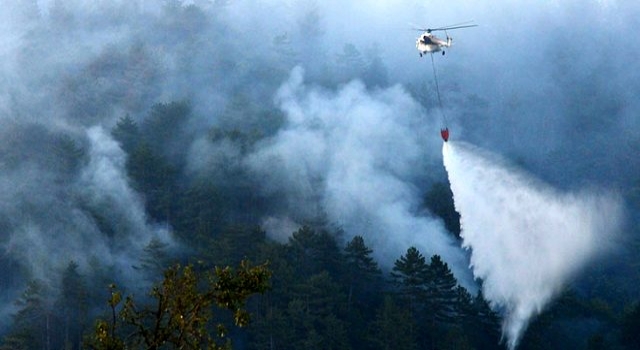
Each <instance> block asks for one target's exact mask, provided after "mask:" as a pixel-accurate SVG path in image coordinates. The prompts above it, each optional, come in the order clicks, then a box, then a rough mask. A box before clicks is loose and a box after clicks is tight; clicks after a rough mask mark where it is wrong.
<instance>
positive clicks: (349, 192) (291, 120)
mask: <svg viewBox="0 0 640 350" xmlns="http://www.w3.org/2000/svg"><path fill="white" fill-rule="evenodd" d="M276 103H277V104H278V105H279V106H280V108H281V109H282V110H283V111H284V112H285V114H286V118H287V121H286V125H285V127H283V128H282V129H281V130H280V131H279V132H278V133H277V134H276V135H275V136H273V137H271V138H269V139H267V140H264V141H263V143H262V144H261V145H260V146H259V147H257V151H256V152H255V153H253V154H251V155H250V156H249V157H248V159H247V162H246V163H247V166H248V167H249V168H250V169H252V171H253V172H255V173H256V174H257V176H259V177H261V178H263V179H264V186H263V189H264V191H265V192H266V193H278V194H281V197H283V198H287V199H288V201H289V203H287V205H286V210H285V211H284V212H285V213H290V214H291V215H294V216H295V215H297V216H298V218H305V217H313V216H314V215H317V214H318V213H319V212H320V213H322V214H324V215H326V216H327V219H329V221H330V222H332V223H336V224H338V225H340V226H341V227H343V228H344V229H345V231H346V232H347V233H348V234H350V235H355V234H359V235H363V236H365V238H366V239H367V241H368V242H370V243H371V245H372V248H373V249H374V252H376V254H378V257H379V258H381V259H380V261H382V262H385V263H389V262H391V261H393V260H395V259H396V258H397V257H398V256H400V255H401V254H402V253H403V251H404V250H406V249H407V247H409V246H412V245H415V246H417V247H418V248H419V249H421V250H423V251H424V252H425V253H428V254H429V255H431V254H441V255H442V256H443V258H444V259H445V260H446V261H448V262H449V263H450V264H451V265H453V267H454V269H455V270H456V273H457V275H458V277H465V276H466V275H467V276H468V272H467V271H466V268H465V266H466V257H465V256H464V254H463V253H462V251H461V250H460V249H458V248H457V247H456V243H455V242H454V240H453V239H452V238H451V236H450V235H448V234H447V233H446V232H445V230H444V227H443V225H442V223H441V222H440V221H438V220H435V219H433V218H432V217H431V216H429V215H427V213H424V212H423V209H421V205H422V199H421V193H422V192H421V191H420V189H419V187H418V185H419V184H420V183H421V182H423V183H424V182H425V181H426V179H428V177H429V175H428V174H427V175H424V173H427V172H428V170H427V169H428V167H429V165H432V164H433V162H435V161H437V158H430V156H429V155H428V154H427V153H426V151H425V150H424V147H423V142H424V138H423V136H422V135H423V134H424V133H426V128H431V127H432V125H430V124H429V123H425V122H424V120H423V119H422V118H421V114H420V111H421V108H420V106H419V105H418V104H417V103H416V102H415V100H413V99H412V98H411V97H410V95H409V94H408V93H407V92H406V91H405V90H404V89H403V88H402V87H401V86H394V87H390V88H388V89H380V90H376V91H373V92H370V91H367V90H366V88H365V86H364V85H363V84H362V83H360V82H357V81H356V82H352V83H350V84H347V85H345V86H343V87H342V88H341V89H339V90H338V91H337V92H334V91H327V90H325V89H322V88H320V87H314V86H313V85H309V84H307V83H306V82H305V81H304V72H303V70H302V69H301V68H296V69H294V70H293V72H292V74H291V77H290V78H289V80H288V81H287V82H286V83H285V84H283V85H282V87H281V88H280V89H279V91H278V93H277V97H276ZM398 111H403V112H402V113H399V112H398ZM431 140H432V142H433V146H434V147H435V144H436V143H437V142H438V140H437V139H434V138H431ZM282 221H283V223H287V221H288V220H285V219H282ZM267 222H268V223H269V224H270V225H269V226H270V227H274V225H273V223H274V218H267ZM276 226H277V225H276ZM283 226H284V227H287V228H288V227H290V225H283ZM270 233H271V234H273V235H279V234H282V233H280V232H270ZM286 234H290V232H288V233H286Z"/></svg>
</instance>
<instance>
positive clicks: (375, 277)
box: [344, 236, 382, 308]
mask: <svg viewBox="0 0 640 350" xmlns="http://www.w3.org/2000/svg"><path fill="white" fill-rule="evenodd" d="M371 253H373V250H371V249H370V248H369V247H367V246H366V245H365V243H364V239H363V238H362V236H355V237H353V239H351V241H350V242H349V243H347V246H346V247H345V249H344V254H345V262H346V265H347V282H348V284H349V292H348V300H347V307H348V308H350V307H351V305H352V303H356V304H359V305H365V304H367V303H368V302H370V298H372V297H373V296H375V295H378V292H379V290H380V288H381V287H382V271H381V270H380V268H379V267H378V263H376V261H375V260H374V259H373V257H372V256H371Z"/></svg>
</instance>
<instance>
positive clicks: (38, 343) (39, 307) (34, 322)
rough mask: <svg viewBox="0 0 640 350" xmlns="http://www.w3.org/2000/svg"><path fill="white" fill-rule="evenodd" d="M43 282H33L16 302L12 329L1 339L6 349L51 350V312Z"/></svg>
mask: <svg viewBox="0 0 640 350" xmlns="http://www.w3.org/2000/svg"><path fill="white" fill-rule="evenodd" d="M47 294H48V290H47V288H46V285H45V284H44V282H42V281H39V280H33V281H31V282H29V283H28V285H27V288H26V289H25V291H24V292H23V293H22V295H21V296H20V298H19V299H18V300H17V301H16V306H17V307H18V308H19V309H18V312H17V313H16V314H15V315H13V324H12V329H11V330H10V331H9V333H8V334H7V335H6V336H5V337H4V339H3V346H2V348H3V349H4V348H6V349H14V350H21V349H25V350H27V349H45V350H49V349H51V336H52V334H53V332H52V327H53V324H54V322H52V312H51V307H50V306H49V301H48V300H47Z"/></svg>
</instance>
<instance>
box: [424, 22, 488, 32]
mask: <svg viewBox="0 0 640 350" xmlns="http://www.w3.org/2000/svg"><path fill="white" fill-rule="evenodd" d="M477 26H478V25H477V24H469V25H465V26H462V25H454V26H448V27H440V28H429V29H427V30H426V31H427V32H435V31H437V30H452V29H460V28H471V27H477Z"/></svg>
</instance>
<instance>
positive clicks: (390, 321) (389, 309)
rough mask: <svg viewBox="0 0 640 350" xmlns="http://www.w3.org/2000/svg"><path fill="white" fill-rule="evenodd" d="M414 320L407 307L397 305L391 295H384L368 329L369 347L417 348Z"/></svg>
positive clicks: (391, 348)
mask: <svg viewBox="0 0 640 350" xmlns="http://www.w3.org/2000/svg"><path fill="white" fill-rule="evenodd" d="M414 322H415V321H414V320H413V318H412V317H411V313H410V311H409V310H408V309H406V308H404V307H400V306H398V305H397V304H396V303H395V302H394V301H393V298H392V297H391V296H389V295H387V296H385V298H384V301H383V303H382V305H381V306H380V308H379V309H378V310H377V312H376V316H375V318H374V320H373V323H372V327H371V329H370V337H369V342H370V343H371V344H372V346H371V348H372V349H381V350H416V349H418V342H417V334H416V329H417V326H416V325H415V324H414Z"/></svg>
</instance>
